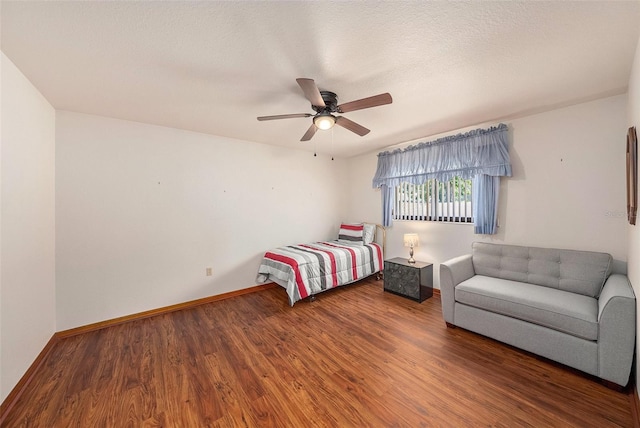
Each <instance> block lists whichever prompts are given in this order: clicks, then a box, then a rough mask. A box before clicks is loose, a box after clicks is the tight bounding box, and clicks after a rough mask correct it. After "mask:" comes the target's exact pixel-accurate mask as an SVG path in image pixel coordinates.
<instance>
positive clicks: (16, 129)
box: [0, 53, 56, 401]
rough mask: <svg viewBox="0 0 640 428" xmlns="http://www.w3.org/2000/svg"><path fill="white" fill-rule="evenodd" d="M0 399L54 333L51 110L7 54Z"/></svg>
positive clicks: (4, 59) (4, 68)
mask: <svg viewBox="0 0 640 428" xmlns="http://www.w3.org/2000/svg"><path fill="white" fill-rule="evenodd" d="M0 55H1V67H2V73H1V74H2V80H1V82H2V83H1V86H2V97H1V98H2V114H1V120H2V130H1V137H2V138H1V140H2V146H1V153H2V155H1V159H2V160H1V164H2V166H1V168H0V171H1V177H2V184H1V188H2V190H1V196H0V198H1V199H0V200H1V202H2V205H1V210H0V211H1V216H0V219H1V220H0V223H1V224H0V227H1V230H2V235H1V239H0V241H1V245H0V254H1V257H0V263H1V266H2V270H1V274H0V284H1V288H0V348H1V350H0V357H1V361H2V363H1V364H0V401H3V400H4V399H5V398H6V396H7V395H8V394H9V392H11V390H12V389H13V387H14V386H15V385H16V383H17V382H18V381H19V380H20V378H21V377H22V375H23V374H24V373H25V371H26V370H27V369H28V367H29V366H30V365H31V363H32V362H33V361H34V360H35V358H36V357H37V356H38V354H39V353H40V351H42V349H43V348H44V346H45V345H46V344H47V342H48V341H49V339H50V338H51V336H52V335H53V334H54V333H55V330H56V324H55V252H54V251H55V217H54V215H55V209H54V207H55V193H54V191H55V183H54V179H55V111H54V109H53V107H52V106H51V105H50V104H49V103H48V102H47V101H46V100H45V99H44V97H43V96H42V95H41V94H40V93H39V92H38V90H37V89H36V88H35V87H34V86H33V85H31V83H30V82H29V81H28V80H27V79H26V78H25V76H24V75H22V73H21V72H20V71H19V70H18V69H17V68H16V67H15V65H14V64H13V63H12V62H11V60H9V59H8V58H7V57H6V56H5V55H4V53H2V54H0Z"/></svg>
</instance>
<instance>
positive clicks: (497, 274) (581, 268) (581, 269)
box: [472, 242, 613, 298]
mask: <svg viewBox="0 0 640 428" xmlns="http://www.w3.org/2000/svg"><path fill="white" fill-rule="evenodd" d="M472 248H473V257H472V260H473V268H474V270H475V273H476V275H485V276H492V277H494V278H502V279H509V280H512V281H520V282H528V283H530V284H536V285H542V286H544V287H551V288H557V289H560V290H564V291H569V292H572V293H578V294H583V295H585V296H591V297H596V298H597V297H598V296H599V295H600V291H601V290H602V286H603V285H604V282H605V281H606V279H607V278H608V277H609V275H610V274H611V263H612V261H613V258H612V257H611V255H610V254H606V253H596V252H591V251H575V250H559V249H553V248H537V247H520V246H517V245H502V244H489V243H485V242H474V243H473V244H472Z"/></svg>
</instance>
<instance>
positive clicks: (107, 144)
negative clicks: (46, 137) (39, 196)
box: [56, 111, 347, 330]
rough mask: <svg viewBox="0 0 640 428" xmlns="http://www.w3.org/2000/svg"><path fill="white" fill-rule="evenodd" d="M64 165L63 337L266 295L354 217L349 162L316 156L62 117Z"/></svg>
mask: <svg viewBox="0 0 640 428" xmlns="http://www.w3.org/2000/svg"><path fill="white" fill-rule="evenodd" d="M56 162H57V164H56V165H57V167H56V215H57V240H56V249H57V262H56V263H57V264H56V267H57V272H56V280H57V323H58V329H59V330H65V329H69V328H73V327H78V326H82V325H86V324H90V323H94V322H98V321H102V320H106V319H112V318H115V317H119V316H123V315H129V314H133V313H137V312H141V311H145V310H150V309H155V308H159V307H163V306H168V305H172V304H176V303H182V302H185V301H189V300H193V299H198V298H202V297H207V296H212V295H217V294H221V293H225V292H229V291H233V290H238V289H243V288H247V287H251V286H253V285H256V272H257V269H258V265H259V263H260V260H261V257H262V255H263V254H264V252H265V251H266V250H268V249H270V248H272V247H276V246H280V245H289V244H292V243H298V242H303V241H313V240H319V239H329V238H331V237H333V236H334V235H335V234H337V231H338V227H339V225H340V222H341V221H342V220H344V218H343V214H345V213H346V196H347V191H346V190H345V188H346V164H345V161H343V160H342V161H341V160H335V161H332V160H331V159H330V158H327V157H325V156H318V157H314V156H313V154H312V153H309V152H302V151H295V150H290V149H285V148H280V147H274V146H267V145H263V144H257V143H250V142H245V141H238V140H232V139H227V138H222V137H215V136H210V135H204V134H197V133H193V132H187V131H182V130H177V129H171V128H163V127H159V126H152V125H145V124H140V123H134V122H126V121H122V120H115V119H107V118H104V117H97V116H90V115H83V114H77V113H70V112H61V111H58V112H57V115H56ZM207 267H211V268H213V276H211V277H207V276H205V271H206V268H207Z"/></svg>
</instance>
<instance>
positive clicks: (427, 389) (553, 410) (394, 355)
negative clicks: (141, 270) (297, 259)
mask: <svg viewBox="0 0 640 428" xmlns="http://www.w3.org/2000/svg"><path fill="white" fill-rule="evenodd" d="M4 426H6V427H83V428H84V427H160V426H162V427H206V426H220V427H223V426H224V427H230V426H249V427H256V426H259V427H269V426H274V427H310V426H329V427H365V426H372V427H392V426H398V427H417V426H438V427H470V426H496V427H521V426H524V427H554V426H557V427H571V426H575V427H612V426H613V427H615V426H622V427H630V426H633V421H632V416H631V407H630V402H629V398H628V396H627V395H626V394H624V393H620V392H615V391H613V390H610V389H608V388H606V387H604V386H602V385H601V384H599V383H597V382H595V381H594V380H593V379H591V378H588V377H586V376H583V375H581V374H579V373H577V372H576V371H574V370H571V369H568V368H566V367H563V366H560V365H557V364H554V363H551V362H548V361H546V360H541V359H538V358H536V357H534V356H532V355H530V354H527V353H524V352H521V351H519V350H517V349H514V348H511V347H509V346H505V345H502V344H500V343H498V342H495V341H493V340H490V339H487V338H484V337H482V336H479V335H476V334H473V333H471V332H468V331H465V330H462V329H459V328H458V329H447V328H446V326H445V323H444V321H443V319H442V313H441V309H440V299H439V296H437V295H436V296H434V297H433V298H430V299H428V300H427V301H425V302H423V303H422V304H419V303H416V302H413V301H411V300H407V299H404V298H402V297H399V296H396V295H392V294H389V293H384V292H383V291H382V283H381V282H377V281H375V280H365V281H363V282H360V283H358V284H353V285H350V286H348V287H344V288H342V289H338V290H334V291H331V292H328V293H324V294H322V295H320V296H319V297H318V299H317V300H316V301H315V302H309V301H303V302H298V303H297V304H296V305H295V307H293V308H291V307H289V305H288V303H287V298H286V294H285V292H284V290H283V289H281V288H280V287H276V288H272V289H269V290H265V291H260V292H257V293H252V294H247V295H243V296H238V297H234V298H231V299H227V300H223V301H219V302H214V303H209V304H206V305H202V306H199V307H196V308H193V309H189V310H182V311H178V312H174V313H171V314H168V315H160V316H156V317H153V318H148V319H143V320H139V321H133V322H130V323H127V324H122V325H117V326H113V327H109V328H106V329H103V330H99V331H95V332H90V333H85V334H82V335H78V336H74V337H69V338H66V339H63V340H61V341H59V342H58V343H56V345H55V347H54V349H53V350H52V352H51V353H50V354H49V356H48V357H47V359H46V360H45V361H44V364H43V365H42V367H41V369H40V370H39V371H38V372H37V374H36V376H35V378H34V380H33V382H32V383H31V384H30V385H29V386H28V387H27V389H26V390H25V391H24V393H23V394H22V396H21V397H20V398H19V400H18V401H17V402H16V404H15V406H14V407H13V409H12V410H11V411H10V413H9V414H8V415H7V418H6V419H5V423H4Z"/></svg>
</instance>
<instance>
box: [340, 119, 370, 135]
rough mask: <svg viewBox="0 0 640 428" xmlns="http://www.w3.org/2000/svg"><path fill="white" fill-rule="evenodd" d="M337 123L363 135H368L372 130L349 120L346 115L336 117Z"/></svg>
mask: <svg viewBox="0 0 640 428" xmlns="http://www.w3.org/2000/svg"><path fill="white" fill-rule="evenodd" d="M336 125H340V126H342V127H343V128H345V129H348V130H349V131H351V132H355V133H356V134H358V135H359V136H361V137H362V136H364V135H367V134H368V133H369V132H370V130H368V129H367V128H365V127H364V126H362V125H358V124H357V123H355V122H354V121H353V120H349V119H347V118H346V117H344V116H339V117H338V118H336Z"/></svg>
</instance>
